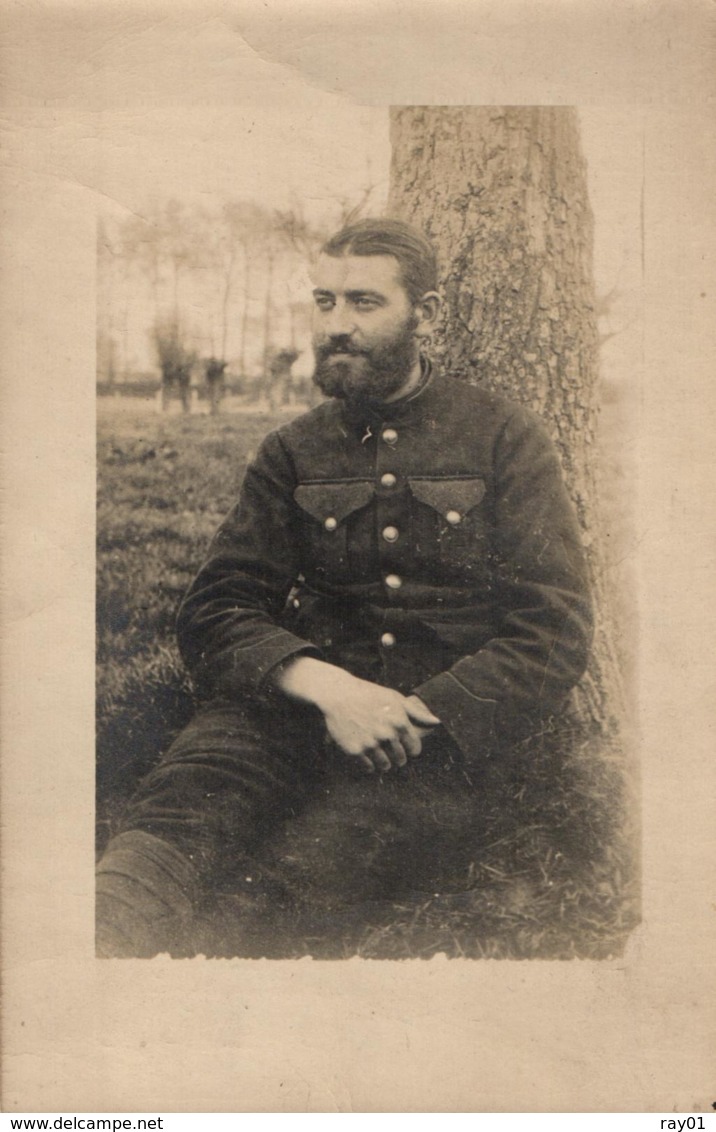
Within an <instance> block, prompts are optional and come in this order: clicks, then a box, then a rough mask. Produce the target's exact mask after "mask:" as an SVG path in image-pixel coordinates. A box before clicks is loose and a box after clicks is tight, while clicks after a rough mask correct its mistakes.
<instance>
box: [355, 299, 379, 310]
mask: <svg viewBox="0 0 716 1132" xmlns="http://www.w3.org/2000/svg"><path fill="white" fill-rule="evenodd" d="M355 305H356V306H357V307H358V309H359V310H362V311H367V310H373V308H374V307H377V306H378V304H377V302H376V301H375V299H356V300H355Z"/></svg>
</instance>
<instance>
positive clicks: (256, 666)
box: [216, 629, 322, 695]
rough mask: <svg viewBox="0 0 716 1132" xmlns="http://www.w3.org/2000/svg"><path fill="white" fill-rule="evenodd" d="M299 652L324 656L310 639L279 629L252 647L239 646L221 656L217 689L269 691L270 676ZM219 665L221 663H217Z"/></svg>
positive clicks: (231, 693) (222, 691)
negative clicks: (267, 689)
mask: <svg viewBox="0 0 716 1132" xmlns="http://www.w3.org/2000/svg"><path fill="white" fill-rule="evenodd" d="M299 653H301V654H303V653H307V654H309V655H311V656H318V657H320V656H321V655H322V654H321V651H320V649H318V648H316V646H315V645H312V644H311V642H310V641H306V640H304V639H303V638H302V637H297V636H295V635H294V634H293V633H289V632H288V631H287V630H286V629H277V630H276V631H275V632H273V633H270V634H268V635H267V636H266V637H264V638H263V640H261V641H258V642H254V643H252V644H251V646H250V647H248V648H244V649H242V648H241V647H239V648H237V649H236V650H235V651H233V653H232V654H231V656H230V657H224V658H222V659H221V671H220V674H219V675H217V678H216V687H217V690H218V691H219V692H220V693H222V694H224V695H236V694H239V693H245V692H247V691H251V690H252V689H253V691H255V692H260V691H264V690H265V684H266V681H267V678H268V677H270V675H271V673H272V672H273V671H274V669H275V668H277V666H278V665H279V664H282V663H283V662H284V661H285V660H288V658H289V657H291V656H296V655H298V654H299ZM217 667H218V665H217Z"/></svg>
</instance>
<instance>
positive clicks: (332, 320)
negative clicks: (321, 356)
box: [324, 302, 356, 338]
mask: <svg viewBox="0 0 716 1132" xmlns="http://www.w3.org/2000/svg"><path fill="white" fill-rule="evenodd" d="M324 328H325V330H326V333H327V334H329V335H330V336H331V337H333V338H336V337H338V336H339V335H345V336H346V337H348V336H350V335H351V334H352V333H353V331H354V330H355V328H356V325H355V319H354V317H353V311H352V310H351V308H350V307H349V306H348V304H347V303H341V302H338V303H336V304H335V306H334V307H332V308H331V310H330V311H329V312H328V314H327V316H326V321H325V323H324Z"/></svg>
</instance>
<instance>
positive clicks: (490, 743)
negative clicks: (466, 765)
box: [413, 672, 497, 761]
mask: <svg viewBox="0 0 716 1132" xmlns="http://www.w3.org/2000/svg"><path fill="white" fill-rule="evenodd" d="M413 694H414V695H416V696H418V698H419V699H421V700H422V701H423V703H425V704H427V706H428V707H429V708H430V710H431V711H432V712H433V713H434V714H435V715H436V716H437V717H438V719H439V720H440V722H441V723H442V725H443V727H444V728H445V730H446V731H447V732H448V733H449V734H450V736H451V738H452V739H454V740H455V742H456V743H457V745H458V747H459V748H460V750H461V751H462V753H463V754H464V755H465V757H466V758H467V759H470V760H472V761H474V760H476V759H478V758H481V757H482V758H489V756H490V754H492V753H493V751H494V750H495V748H496V746H497V736H496V734H495V710H496V708H497V700H488V699H484V700H483V699H480V698H479V697H478V696H476V695H475V694H474V693H473V692H469V691H468V690H467V688H465V687H464V685H463V684H461V683H460V681H459V680H458V679H457V678H456V677H455V676H453V675H452V673H451V672H441V673H439V675H437V676H433V677H432V678H431V679H430V680H426V681H425V683H424V684H421V685H420V686H419V687H418V688H413Z"/></svg>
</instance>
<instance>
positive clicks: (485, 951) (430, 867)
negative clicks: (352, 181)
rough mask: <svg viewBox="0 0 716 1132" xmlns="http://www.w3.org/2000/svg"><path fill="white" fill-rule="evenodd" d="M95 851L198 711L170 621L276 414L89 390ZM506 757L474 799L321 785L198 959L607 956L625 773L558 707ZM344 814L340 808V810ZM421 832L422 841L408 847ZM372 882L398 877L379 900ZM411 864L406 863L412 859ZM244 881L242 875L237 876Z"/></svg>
mask: <svg viewBox="0 0 716 1132" xmlns="http://www.w3.org/2000/svg"><path fill="white" fill-rule="evenodd" d="M99 415H100V424H99V458H98V468H99V485H98V508H99V516H98V590H97V651H98V686H97V700H98V710H97V747H98V776H97V781H98V845H99V847H100V848H101V847H102V845H103V844H104V843H105V841H106V839H107V837H108V835H109V834H110V833H111V830H112V828H113V825H114V822H115V820H116V815H117V813H118V811H119V808H120V807H121V805H122V803H123V801H124V799H125V798H126V796H127V794H128V793H129V791H130V790H131V789H132V785H133V783H135V782H136V780H137V778H138V777H139V776H140V775H141V774H142V773H144V772H145V771H146V770H147V769H148V768H149V767H150V766H151V765H152V762H153V761H154V760H155V759H156V757H157V755H158V753H159V752H160V751H161V750H162V749H163V748H165V747H166V745H167V743H168V742H169V741H170V739H171V737H172V735H173V734H175V733H176V731H177V730H179V729H180V728H181V727H182V726H183V725H184V723H185V722H187V721H188V719H189V718H190V716H191V713H192V707H193V704H192V696H191V689H190V686H189V683H188V680H187V678H186V676H185V674H184V673H183V671H182V668H181V665H180V663H179V660H178V657H177V653H176V649H175V645H174V639H173V622H174V616H175V613H176V608H177V604H178V601H179V599H180V597H181V595H182V593H183V591H184V589H185V587H186V585H187V584H188V583H189V581H190V579H191V577H192V575H193V573H194V571H195V569H196V567H197V565H198V564H199V562H200V560H201V558H202V556H203V554H204V552H205V549H206V546H207V543H208V541H209V538H210V537H211V534H212V533H213V531H214V529H215V527H216V526H217V524H218V522H219V521H220V519H221V518H222V516H223V515H224V514H225V513H226V511H228V509H229V507H230V506H231V504H232V502H233V501H234V499H235V496H236V492H237V488H238V486H239V483H240V480H241V477H242V475H243V471H244V468H245V465H246V460H247V458H248V457H249V455H250V453H251V452H252V451H253V450H255V448H256V446H257V444H258V442H259V440H260V439H261V437H262V436H263V435H264V434H265V433H266V432H267V431H268V429H269V428H271V427H272V426H273V425H274V424H275V423H276V421H277V419H279V418H278V416H277V415H271V414H268V413H234V414H226V415H225V416H221V417H218V418H212V417H209V416H203V415H202V416H191V417H182V416H179V415H171V416H167V417H162V416H160V415H158V414H156V413H155V412H153V411H152V410H151V409H142V408H139V409H134V408H133V409H131V410H125V411H122V412H121V413H120V412H118V411H112V410H111V406H103V405H102V403H100V413H99ZM521 765H523V766H526V767H528V768H529V769H528V771H527V772H526V773H514V772H513V771H510V770H509V768H501V769H500V768H498V769H497V770H495V771H492V772H491V775H490V776H489V777H486V778H485V779H484V780H483V781H481V783H480V784H479V790H478V791H477V795H476V796H477V798H478V802H477V804H475V801H474V796H473V795H469V796H468V795H466V794H465V792H462V795H461V797H460V798H459V799H458V800H457V802H456V801H455V799H454V798H448V797H447V796H443V795H440V794H439V793H438V794H435V793H432V794H431V793H429V792H423V793H422V794H419V795H418V797H417V798H416V797H415V795H414V794H411V799H410V803H409V805H408V804H407V803H406V802H405V800H404V798H403V796H402V795H401V793H400V791H395V790H394V789H393V787H392V786H386V787H385V788H382V789H381V790H380V791H379V792H377V793H376V790H375V787H374V786H373V785H367V784H364V783H360V782H358V783H356V782H349V781H339V782H337V783H333V784H332V785H331V787H330V789H328V790H327V791H326V792H324V795H323V796H322V797H321V798H320V799H319V800H318V801H317V802H316V803H315V804H314V805H312V806H311V807H309V809H308V810H307V811H306V812H305V813H304V814H303V815H301V816H300V817H299V818H297V819H296V820H295V821H293V822H291V823H289V824H288V825H287V826H286V827H285V828H284V829H283V831H282V832H281V833H280V834H278V835H277V836H276V837H275V839H274V840H273V842H271V843H270V844H268V845H267V846H266V848H265V850H264V852H263V853H262V857H261V859H260V860H255V861H251V862H242V863H241V864H242V868H241V869H240V870H239V871H238V872H237V875H236V877H233V878H230V880H227V881H226V882H224V885H223V886H222V887H223V891H222V892H221V893H220V894H219V896H218V902H217V903H215V904H214V905H212V907H211V908H207V910H206V913H205V915H204V918H203V923H202V927H201V930H200V936H199V940H200V946H201V947H202V949H203V950H205V951H206V952H207V954H216V955H231V954H242V955H257V956H258V955H267V956H270V957H296V956H300V955H306V954H311V955H313V956H315V957H320V958H339V957H343V956H348V955H361V956H364V957H367V958H406V957H426V958H429V957H430V956H431V955H434V954H436V953H438V952H443V953H445V954H447V955H449V956H468V957H482V956H487V957H496V958H504V957H508V958H532V957H542V958H570V957H591V958H600V957H607V956H611V955H617V954H619V953H620V951H621V949H622V948H623V944H624V941H625V939H626V936H627V934H628V932H629V931H630V930H631V928H632V927H633V926H634V924H635V922H636V916H637V913H636V905H637V901H636V895H635V880H634V875H635V869H634V863H633V860H632V849H631V847H632V845H633V843H634V835H633V830H632V817H633V807H631V805H630V802H629V792H630V791H629V787H630V783H629V776H628V773H627V771H626V769H625V762H624V758H623V757H622V755H621V753H620V751H619V750H617V749H608V750H605V748H604V743H603V741H602V739H601V738H600V737H599V736H598V735H596V734H589V733H587V732H585V731H584V730H583V729H582V728H578V727H574V726H571V725H570V724H569V722H568V721H565V722H563V723H562V724H560V726H559V729H557V728H555V729H554V730H553V731H552V732H550V733H549V734H547V735H545V736H543V737H541V738H540V739H534V740H532V741H531V743H530V744H529V745H528V747H527V748H526V749H525V750H524V751H523V752H521ZM348 814H349V815H350V821H347V820H346V817H347V815H348ZM416 846H417V849H416ZM366 860H368V861H370V863H371V867H373V868H374V872H373V874H372V877H373V879H375V876H384V877H389V876H390V875H392V874H395V872H396V870H398V871H399V872H401V875H402V877H403V881H404V884H403V888H404V892H403V893H402V894H401V898H400V899H399V900H396V899H395V898H393V899H391V900H383V901H381V900H376V899H374V898H373V897H374V895H375V894H374V893H371V891H370V890H369V889H370V883H369V882H370V879H371V874H370V873H366V871H365V868H362V871H361V869H358V868H356V867H355V866H356V862H358V861H360V862H361V865H362V866H363V865H364V863H365V861H366ZM406 862H409V863H410V865H409V868H407V867H406ZM249 878H250V879H249Z"/></svg>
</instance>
